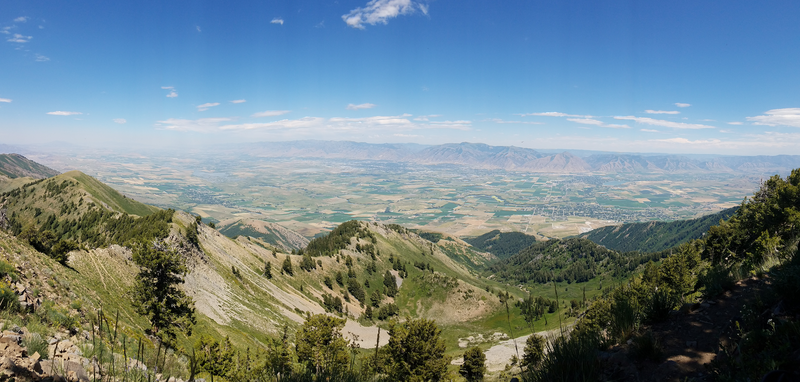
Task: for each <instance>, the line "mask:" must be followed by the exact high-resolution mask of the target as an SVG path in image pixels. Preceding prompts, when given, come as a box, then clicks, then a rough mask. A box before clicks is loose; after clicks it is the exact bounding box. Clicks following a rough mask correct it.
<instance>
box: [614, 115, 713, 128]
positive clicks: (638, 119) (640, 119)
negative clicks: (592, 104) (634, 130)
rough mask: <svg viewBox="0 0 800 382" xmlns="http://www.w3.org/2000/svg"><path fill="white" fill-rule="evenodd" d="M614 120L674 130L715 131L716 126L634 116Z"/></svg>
mask: <svg viewBox="0 0 800 382" xmlns="http://www.w3.org/2000/svg"><path fill="white" fill-rule="evenodd" d="M614 119H619V120H626V121H635V122H637V123H643V124H645V125H652V126H662V127H671V128H673V129H714V128H715V127H714V126H708V125H700V124H695V123H683V122H673V121H665V120H662V119H653V118H646V117H634V116H624V117H614Z"/></svg>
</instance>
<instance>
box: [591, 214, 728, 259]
mask: <svg viewBox="0 0 800 382" xmlns="http://www.w3.org/2000/svg"><path fill="white" fill-rule="evenodd" d="M738 208H739V207H732V208H728V209H725V210H722V211H720V212H717V213H715V214H712V215H707V216H703V217H699V218H697V219H690V220H676V221H672V222H646V223H626V224H622V225H619V226H607V227H602V228H598V229H594V230H591V231H589V232H587V233H584V234H582V235H578V237H581V238H584V239H589V240H591V241H593V242H595V243H597V244H600V245H602V246H604V247H606V248H609V249H613V250H615V251H621V252H628V251H641V252H658V251H663V250H667V249H669V248H672V247H675V246H677V245H679V244H682V243H685V242H688V241H689V240H694V239H699V238H700V237H702V236H703V234H704V233H706V231H708V229H709V228H711V226H714V225H717V224H719V221H720V220H728V219H729V218H730V217H731V216H733V214H734V213H735V212H736V210H737V209H738Z"/></svg>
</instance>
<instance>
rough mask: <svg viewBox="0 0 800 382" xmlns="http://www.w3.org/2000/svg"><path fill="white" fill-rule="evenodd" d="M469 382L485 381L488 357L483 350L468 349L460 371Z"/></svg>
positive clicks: (477, 348)
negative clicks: (484, 375)
mask: <svg viewBox="0 0 800 382" xmlns="http://www.w3.org/2000/svg"><path fill="white" fill-rule="evenodd" d="M458 373H459V374H461V376H462V377H464V379H466V380H467V382H478V381H483V374H484V373H486V355H485V354H483V351H482V350H481V348H479V347H477V346H475V347H472V348H469V349H467V351H466V352H465V353H464V363H463V364H461V368H460V369H459V370H458Z"/></svg>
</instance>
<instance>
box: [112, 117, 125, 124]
mask: <svg viewBox="0 0 800 382" xmlns="http://www.w3.org/2000/svg"><path fill="white" fill-rule="evenodd" d="M114 122H115V123H119V124H120V125H122V124H124V123H127V122H128V121H126V120H125V118H114Z"/></svg>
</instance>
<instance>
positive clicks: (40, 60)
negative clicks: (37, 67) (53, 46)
mask: <svg viewBox="0 0 800 382" xmlns="http://www.w3.org/2000/svg"><path fill="white" fill-rule="evenodd" d="M36 61H38V62H45V61H50V57H47V56H43V55H41V54H38V53H37V54H36Z"/></svg>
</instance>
